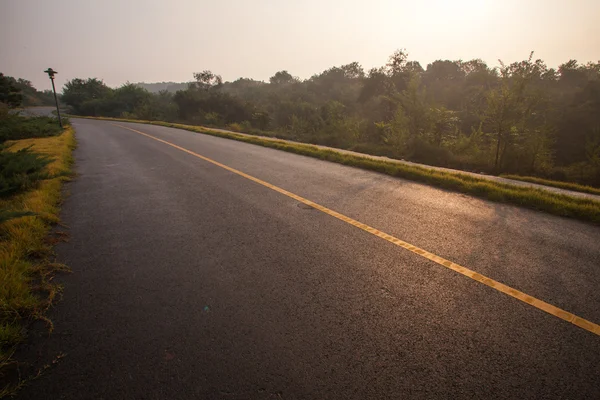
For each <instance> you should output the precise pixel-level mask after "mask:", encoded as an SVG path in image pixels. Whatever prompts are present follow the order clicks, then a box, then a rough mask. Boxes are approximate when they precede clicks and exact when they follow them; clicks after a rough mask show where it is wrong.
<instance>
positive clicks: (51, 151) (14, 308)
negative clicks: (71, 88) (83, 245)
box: [0, 127, 75, 397]
mask: <svg viewBox="0 0 600 400" xmlns="http://www.w3.org/2000/svg"><path fill="white" fill-rule="evenodd" d="M8 144H9V147H8V149H5V150H4V151H5V152H13V153H18V152H19V151H22V150H23V149H28V150H27V151H30V152H32V154H41V155H43V157H44V160H46V161H47V162H45V165H44V166H43V171H41V172H42V173H43V174H44V179H43V180H39V181H38V182H36V183H34V182H33V181H31V182H28V183H29V184H28V186H27V187H26V188H21V189H23V190H19V191H18V193H13V194H12V195H11V196H7V197H4V198H0V210H2V213H0V214H1V215H0V216H1V217H2V219H3V221H2V222H0V282H2V284H1V285H0V382H2V387H0V397H2V395H7V394H11V393H13V392H14V390H15V388H16V387H18V386H19V384H20V382H19V381H18V379H17V381H15V380H14V379H12V380H11V379H10V377H11V376H12V375H11V374H13V373H14V370H15V368H16V365H17V364H16V362H15V361H14V360H13V359H12V354H13V352H14V349H15V348H16V345H17V344H18V343H19V342H20V341H22V340H23V339H24V335H25V327H26V324H27V322H28V321H31V320H44V321H46V322H47V323H48V325H49V327H50V328H51V322H50V321H49V320H48V319H47V318H46V317H45V316H44V313H45V311H46V310H47V308H48V307H49V306H50V304H51V303H52V301H53V300H54V298H55V297H56V296H57V295H59V294H60V290H61V288H60V286H58V285H56V284H54V283H52V275H53V273H54V272H56V271H57V270H60V269H64V268H65V267H64V266H62V265H59V264H56V263H53V262H52V260H51V258H52V255H53V253H52V244H53V243H52V241H51V240H49V233H50V229H51V226H52V224H55V223H57V222H58V221H59V219H58V212H59V205H60V201H61V187H62V184H63V182H64V181H65V180H67V179H69V178H68V177H69V175H70V168H71V164H72V162H73V159H72V156H71V153H72V150H73V148H74V147H75V136H74V132H73V129H72V128H70V127H68V128H66V129H65V130H64V132H63V133H62V134H60V135H58V136H56V135H50V136H48V137H43V138H35V139H24V140H18V141H14V142H9V143H8Z"/></svg>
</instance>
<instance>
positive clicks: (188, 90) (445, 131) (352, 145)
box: [63, 50, 600, 185]
mask: <svg viewBox="0 0 600 400" xmlns="http://www.w3.org/2000/svg"><path fill="white" fill-rule="evenodd" d="M194 79H195V81H194V82H192V83H190V84H188V85H187V87H185V88H183V86H180V87H179V88H180V90H177V91H176V93H175V94H172V93H169V92H160V93H149V92H145V91H143V90H141V89H140V88H139V86H136V88H137V89H134V88H133V87H131V86H133V85H124V86H122V87H121V88H117V89H110V88H107V87H105V86H103V84H102V82H101V81H99V80H97V79H88V80H86V81H84V80H81V79H79V80H73V81H71V82H69V83H68V84H67V85H66V86H65V93H64V95H63V98H64V100H65V102H67V101H68V102H69V103H68V104H71V106H72V107H73V109H74V111H75V112H76V113H78V114H81V115H96V116H108V117H119V116H125V117H128V118H134V119H135V118H138V119H145V120H163V121H174V122H182V123H192V124H205V125H209V126H220V127H227V126H232V127H234V128H235V129H236V130H237V129H243V130H244V131H246V132H256V131H257V130H259V131H264V132H267V133H268V134H269V135H276V136H277V137H282V138H288V139H293V140H296V141H304V142H309V143H315V144H323V145H330V146H336V147H340V148H345V149H362V150H363V151H369V152H371V153H377V154H381V155H387V156H391V157H397V158H404V159H410V160H413V161H418V162H423V163H427V164H432V165H439V166H445V167H451V168H459V169H461V168H462V169H469V170H474V171H477V172H486V173H496V174H500V173H512V174H520V175H531V176H537V177H539V178H546V179H559V180H570V181H574V182H578V183H581V184H587V185H600V119H599V118H600V63H587V64H580V63H578V62H577V61H575V60H570V61H568V62H566V63H564V64H562V65H560V66H559V67H558V69H553V68H548V67H547V66H546V65H545V64H544V62H543V61H542V60H539V59H535V58H534V57H533V53H531V54H530V56H529V57H528V58H527V59H525V60H523V61H519V62H514V63H510V64H506V63H503V62H502V61H500V67H499V68H491V67H489V66H488V65H487V64H486V63H485V62H483V61H482V60H480V59H474V60H469V61H463V60H455V61H453V60H436V61H434V62H432V63H430V64H428V65H427V67H426V68H423V67H422V66H421V65H420V64H419V63H418V62H416V61H413V60H410V58H409V54H408V52H407V51H406V50H397V51H396V52H394V53H393V54H392V55H391V56H390V57H389V60H388V62H387V63H386V64H385V65H383V66H381V67H380V68H372V69H371V70H369V71H368V72H365V71H364V70H363V68H362V67H361V66H360V64H359V63H357V62H352V63H349V64H346V65H341V66H338V67H332V68H329V69H327V70H325V71H323V72H321V73H319V74H315V75H313V76H311V77H310V78H309V79H305V80H300V79H299V78H297V77H294V76H293V75H292V74H291V73H290V72H288V71H285V70H284V71H279V72H277V73H275V74H274V75H273V76H272V77H271V78H270V79H269V81H268V82H261V81H255V80H252V79H247V78H240V79H238V80H236V81H234V82H223V80H222V79H221V77H220V76H219V75H217V74H215V73H213V72H211V71H203V72H200V73H195V74H194ZM163 85H167V86H165V87H168V86H169V85H168V84H163ZM81 86H90V88H89V90H83V89H82V90H80V91H81V92H85V93H92V95H87V96H80V97H76V96H75V97H74V96H72V92H74V91H75V90H74V88H75V87H81ZM171 87H173V86H172V85H171ZM92 89H95V90H92ZM75 92H76V91H75ZM94 93H96V94H101V96H100V97H98V96H96V97H93V94H94Z"/></svg>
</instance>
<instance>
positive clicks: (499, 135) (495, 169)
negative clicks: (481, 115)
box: [494, 131, 502, 172]
mask: <svg viewBox="0 0 600 400" xmlns="http://www.w3.org/2000/svg"><path fill="white" fill-rule="evenodd" d="M501 138H502V134H501V132H500V131H498V144H497V145H496V162H495V163H494V171H495V172H497V171H498V157H499V156H500V142H501Z"/></svg>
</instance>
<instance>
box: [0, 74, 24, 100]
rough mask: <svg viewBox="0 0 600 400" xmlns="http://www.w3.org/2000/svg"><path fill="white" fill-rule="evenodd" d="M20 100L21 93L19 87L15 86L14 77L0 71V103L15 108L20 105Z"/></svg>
mask: <svg viewBox="0 0 600 400" xmlns="http://www.w3.org/2000/svg"><path fill="white" fill-rule="evenodd" d="M22 102H23V95H22V94H21V89H19V88H18V87H17V85H16V81H15V79H14V78H12V77H10V76H5V75H4V74H3V73H1V72H0V103H4V104H6V105H8V107H10V108H15V107H18V106H20V105H21V103H22Z"/></svg>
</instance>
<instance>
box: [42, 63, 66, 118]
mask: <svg viewBox="0 0 600 400" xmlns="http://www.w3.org/2000/svg"><path fill="white" fill-rule="evenodd" d="M44 72H45V73H47V74H48V77H49V78H50V81H52V92H53V93H54V102H55V103H56V114H57V115H58V124H59V125H60V127H61V128H62V127H63V124H62V119H61V118H60V109H59V108H58V98H57V97H56V88H55V87H54V74H57V72H56V71H54V70H53V69H52V68H48V69H47V70H45V71H44Z"/></svg>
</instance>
